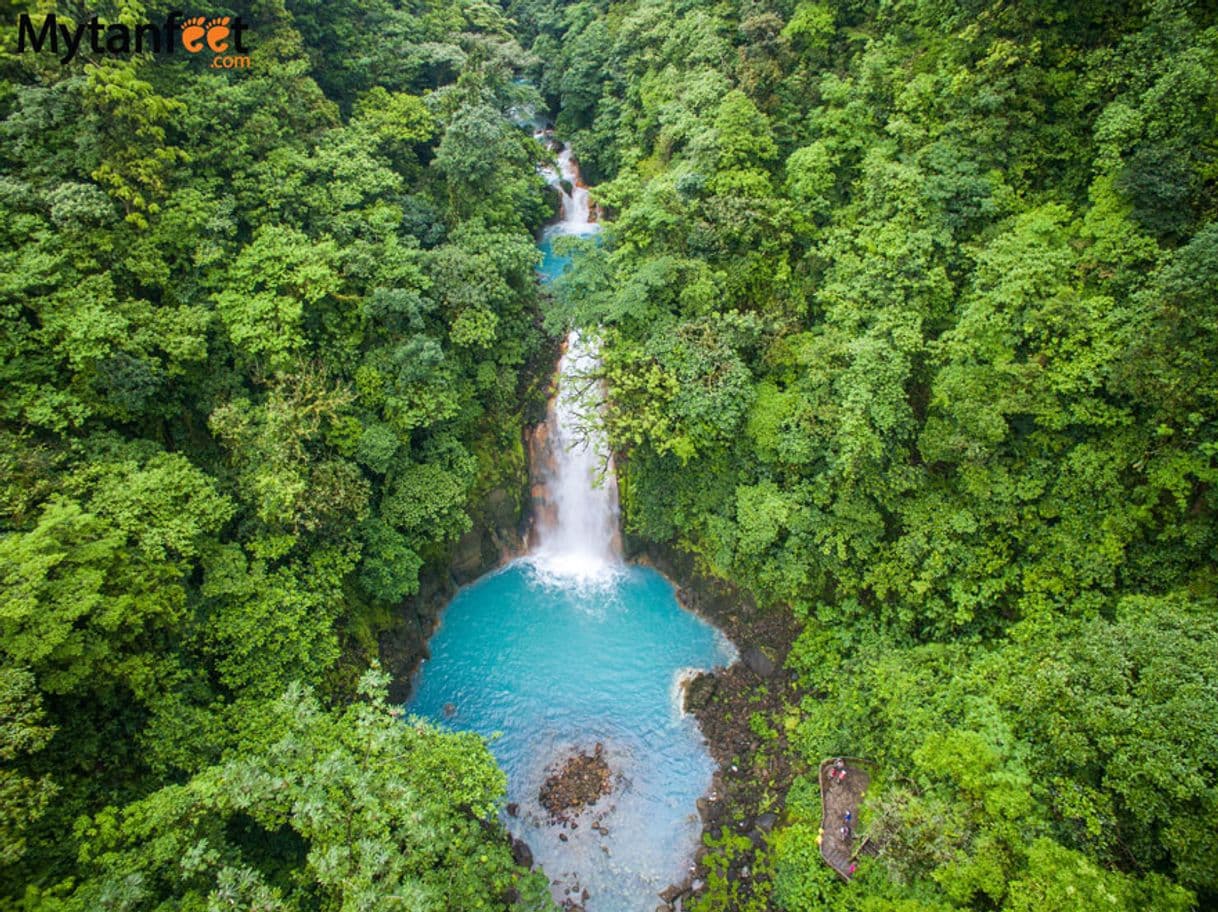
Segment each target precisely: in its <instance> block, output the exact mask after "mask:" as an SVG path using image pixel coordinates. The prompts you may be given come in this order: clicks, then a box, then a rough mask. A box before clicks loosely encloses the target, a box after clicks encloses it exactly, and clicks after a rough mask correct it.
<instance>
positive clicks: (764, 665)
mask: <svg viewBox="0 0 1218 912" xmlns="http://www.w3.org/2000/svg"><path fill="white" fill-rule="evenodd" d="M740 661H742V662H743V663H744V664H745V665H747V666H748V669H749V671H751V672H752V673H753V674H755V675H757V677H759V678H768V677H771V676H773V674H774V672H776V671H777V670H778V666H777V665H775V664H774V660H773V659H771V658H770V657H769V656H768V655H766V654H765V653H764V652H762V650H761V647H760V646H746V647H745V648H744V649H743V650H741V652H740Z"/></svg>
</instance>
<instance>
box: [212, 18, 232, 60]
mask: <svg viewBox="0 0 1218 912" xmlns="http://www.w3.org/2000/svg"><path fill="white" fill-rule="evenodd" d="M231 21H232V20H231V19H229V17H228V16H220V17H218V18H216V19H212V20H211V21H210V22H208V23H207V46H208V47H209V48H211V49H212V50H213V51H215V52H216V53H217V54H223V53H224V52H225V51H227V50H228V41H227V40H226V39H227V38H228V36H229V34H230V33H231V31H232V29H230V28H229V27H228V24H229V22H231Z"/></svg>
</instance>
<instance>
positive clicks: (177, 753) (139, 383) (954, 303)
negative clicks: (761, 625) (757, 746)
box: [0, 0, 1218, 912]
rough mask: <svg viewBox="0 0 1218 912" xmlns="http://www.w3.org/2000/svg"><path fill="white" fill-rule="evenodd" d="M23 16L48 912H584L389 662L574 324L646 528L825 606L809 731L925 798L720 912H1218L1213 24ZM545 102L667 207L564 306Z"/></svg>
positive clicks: (877, 799) (567, 290)
mask: <svg viewBox="0 0 1218 912" xmlns="http://www.w3.org/2000/svg"><path fill="white" fill-rule="evenodd" d="M3 9H4V20H3V22H2V23H0V26H2V28H3V41H2V46H0V351H2V359H0V377H2V386H0V731H2V733H3V734H2V736H0V909H12V910H26V912H76V910H79V912H91V910H99V909H100V910H124V912H126V910H131V912H135V910H154V909H155V910H170V909H172V910H183V912H185V910H211V909H259V910H280V909H282V910H336V909H344V910H356V909H364V910H376V909H391V908H406V909H453V910H462V912H465V910H474V909H489V908H497V907H498V908H502V907H505V906H506V905H508V904H511V903H515V904H516V907H518V908H543V907H545V905H546V904H547V903H548V899H547V897H546V890H545V880H544V879H543V878H541V877H538V876H529V875H526V874H525V872H523V871H522V870H521V869H519V868H517V867H516V866H515V865H514V864H513V862H512V858H511V854H510V851H509V847H508V845H507V843H506V841H505V840H504V838H503V833H502V830H501V828H500V827H499V826H498V824H497V823H496V822H495V808H496V805H497V802H499V801H500V800H501V797H500V796H501V795H502V791H503V777H502V773H501V772H500V771H499V770H498V769H497V768H496V767H495V765H494V762H493V760H492V758H491V756H490V754H489V752H488V751H487V749H486V747H485V745H484V744H482V743H481V742H479V741H478V740H477V739H476V738H474V737H473V736H463V735H451V734H443V733H440V732H437V731H434V730H432V729H430V728H429V727H427V726H426V725H423V724H421V723H417V724H416V723H414V722H411V723H410V724H405V723H403V722H402V721H401V720H400V718H398V716H397V714H396V712H395V710H394V709H393V708H392V707H390V706H388V705H387V704H386V701H385V697H384V692H385V680H384V677H383V676H382V675H380V674H379V673H377V672H376V671H375V670H373V671H365V669H366V668H367V667H368V666H369V665H370V664H371V657H372V656H373V655H375V648H376V646H375V638H376V634H377V632H378V631H380V630H381V629H383V628H384V627H385V626H387V625H388V624H389V623H390V622H391V617H392V613H393V608H394V606H395V605H397V604H399V603H400V602H401V600H402V599H403V598H404V597H407V596H408V595H410V594H411V593H413V592H414V591H415V590H416V588H417V586H418V584H419V574H420V572H421V571H422V570H423V568H424V567H426V566H429V565H435V564H443V562H444V561H445V560H446V558H447V555H448V553H449V549H450V548H451V545H452V542H453V541H454V540H456V539H457V538H458V537H459V536H460V535H461V534H463V533H464V532H465V531H466V530H467V529H468V528H469V527H470V524H471V517H470V505H471V504H473V503H475V502H476V501H477V500H478V498H479V496H480V495H482V494H484V493H485V492H487V491H488V490H490V489H492V488H494V487H496V486H497V485H499V484H501V483H504V482H505V481H506V482H509V483H510V482H511V481H512V479H513V478H515V477H517V476H518V475H519V474H520V472H521V471H522V468H523V459H524V456H523V451H522V448H521V443H520V441H521V431H522V423H523V421H524V418H523V415H524V412H525V407H524V401H523V400H524V397H525V395H526V392H525V389H526V387H527V386H528V383H529V377H528V373H529V364H530V361H531V359H534V358H536V357H543V358H544V353H545V350H546V345H547V335H553V334H554V333H556V332H557V331H558V330H560V329H561V328H565V327H567V326H570V325H578V326H583V327H600V328H601V335H602V337H603V348H602V354H603V358H604V363H603V370H604V375H605V378H606V380H607V383H608V388H609V393H610V402H609V408H608V411H607V413H606V415H605V424H606V428H607V430H608V433H609V435H610V438H611V440H612V443H613V445H614V447H615V449H616V450H617V451H618V452H619V453H620V454H621V459H620V462H619V470H620V473H621V479H620V482H621V489H622V492H623V499H624V510H625V515H626V519H627V524H628V529H629V531H630V532H631V533H633V534H634V535H636V536H638V537H640V538H643V539H647V540H651V541H656V542H667V543H671V544H673V545H675V546H676V547H678V548H681V549H684V550H687V551H690V552H692V553H693V554H695V555H696V556H697V557H698V559H699V562H700V564H701V565H702V566H703V567H705V568H706V569H707V570H708V571H710V572H712V573H714V574H716V575H718V576H721V577H722V578H724V579H727V580H730V581H732V582H734V583H736V584H737V585H739V586H741V587H742V588H744V589H746V590H748V591H749V592H750V593H752V594H753V595H754V596H755V597H756V599H757V601H758V602H759V603H760V604H761V606H762V608H763V610H767V609H769V610H778V609H779V608H780V607H782V606H789V607H790V609H791V610H792V611H794V612H795V614H796V615H797V617H798V618H799V620H800V623H801V629H802V633H801V635H800V636H799V638H798V640H797V641H796V645H795V648H794V650H793V652H792V655H791V658H790V660H789V668H790V669H791V670H793V671H794V672H796V673H797V674H798V675H799V677H800V679H801V682H802V683H803V684H804V686H805V687H806V689H807V692H808V693H809V696H807V697H806V698H805V699H803V700H802V702H801V703H799V704H798V705H791V706H788V707H786V708H785V710H784V713H783V715H782V718H781V719H775V720H773V722H774V724H775V725H776V726H779V727H781V728H782V729H783V731H784V732H785V733H786V734H785V735H784V744H786V745H788V748H787V749H789V750H791V751H793V752H794V754H795V757H794V759H795V761H796V762H797V763H803V764H806V765H807V767H806V768H813V765H814V764H815V763H816V762H817V761H819V760H820V759H821V758H823V757H825V756H830V755H834V754H838V753H849V754H853V755H861V756H866V757H869V758H871V759H873V760H875V761H876V762H877V763H878V768H879V769H880V770H882V775H881V779H880V781H879V782H878V783H877V785H876V787H875V788H874V789H873V790H872V794H871V796H870V800H869V801H868V804H867V807H866V809H865V817H864V821H863V822H864V824H865V825H866V826H867V827H868V828H869V829H870V830H871V831H872V832H873V833H874V834H875V835H876V836H877V844H878V845H880V846H881V847H882V848H881V851H880V853H879V854H878V855H877V856H876V857H874V858H865V859H864V860H863V861H862V865H861V868H860V871H859V874H858V876H857V877H856V879H855V880H854V881H853V882H852V883H851V884H849V885H845V884H842V883H840V882H838V881H837V880H836V879H835V877H834V875H833V873H832V872H831V871H830V870H829V869H828V868H827V867H826V866H824V865H823V864H822V863H821V862H820V860H819V855H818V847H817V827H818V824H819V822H820V808H819V798H818V795H817V792H816V783H815V776H814V774H809V775H808V776H805V777H802V778H800V779H798V780H797V781H796V783H795V786H794V787H793V788H792V789H791V792H790V793H789V795H788V796H787V798H786V800H785V803H784V804H783V805H782V806H778V805H776V806H775V808H774V809H775V810H778V811H780V812H781V815H782V816H781V820H780V824H779V826H778V828H777V829H776V831H775V833H774V834H773V835H772V836H771V837H770V839H769V840H768V843H767V845H766V846H765V848H764V851H763V854H764V863H760V864H758V865H757V866H756V871H755V873H756V876H755V878H754V881H755V882H754V883H751V884H750V887H749V890H748V891H747V892H746V893H745V892H740V891H737V890H736V889H735V886H734V885H732V884H716V885H715V886H716V889H714V890H711V891H708V892H706V893H705V894H704V895H702V896H701V898H700V899H699V900H698V905H699V908H700V909H701V910H702V912H710V910H718V909H734V908H741V907H751V908H756V909H762V908H778V909H784V910H788V912H812V910H842V912H851V910H858V912H863V910H868V912H871V910H875V912H879V910H902V912H914V910H925V912H932V910H934V912H947V910H953V909H961V910H963V909H976V910H993V909H1002V910H1010V912H1023V910H1027V912H1032V910H1038V912H1039V910H1055V909H1061V910H1105V912H1111V910H1130V912H1132V910H1141V909H1162V910H1185V909H1190V908H1205V907H1209V906H1212V905H1213V904H1214V903H1216V902H1218V855H1216V854H1215V848H1216V847H1218V613H1216V611H1215V609H1216V608H1218V577H1216V574H1215V561H1214V557H1215V549H1216V547H1218V524H1216V523H1215V512H1216V510H1218V492H1216V489H1215V481H1216V480H1218V477H1216V476H1218V370H1216V369H1215V364H1216V362H1218V222H1216V221H1215V219H1216V216H1218V79H1216V78H1215V74H1218V14H1216V13H1215V10H1214V8H1213V7H1212V6H1211V5H1209V4H1206V3H1201V2H1196V3H1192V2H1188V0H1144V2H1136V0H1128V2H1099V0H1095V2H1082V3H1065V2H1050V0H1030V2H1026V3H1017V4H1013V3H1012V4H1008V3H1000V2H993V0H970V2H966V3H951V2H946V0H884V2H871V0H846V2H840V3H832V2H807V0H803V2H796V0H756V2H751V0H724V2H719V3H704V2H694V0H622V2H603V0H592V2H590V0H581V2H575V3H564V2H559V0H507V2H504V3H503V4H502V6H500V5H496V4H494V3H490V2H481V0H414V2H398V0H360V2H355V0H341V2H324V0H254V2H251V3H245V4H236V5H233V4H226V5H224V6H223V7H211V8H209V9H207V10H206V12H207V14H208V15H218V14H222V13H223V14H229V15H241V16H242V17H243V19H244V20H245V21H246V22H248V23H250V26H251V27H250V30H249V33H248V40H249V43H250V44H251V45H252V47H253V49H254V50H253V61H254V63H253V66H252V68H251V69H250V70H249V71H247V72H241V71H232V72H229V71H215V70H210V69H208V68H207V67H206V65H205V63H204V61H203V59H202V58H194V57H188V56H185V55H177V56H175V57H166V56H159V57H153V56H152V55H151V54H143V55H132V56H130V57H122V56H109V55H107V56H91V55H89V54H87V53H82V54H81V55H80V57H78V58H76V59H74V60H72V61H70V62H69V63H68V64H60V63H59V62H58V60H57V59H56V58H55V57H54V56H53V55H51V54H49V53H48V54H30V53H25V54H18V53H17V52H16V35H17V30H16V27H15V21H16V16H17V13H18V12H20V11H28V12H31V13H32V14H35V15H38V14H44V13H48V12H52V11H54V12H57V14H58V15H59V16H60V17H61V18H64V19H66V20H73V21H74V20H76V19H78V18H82V17H84V16H87V15H92V14H96V15H98V16H99V17H100V18H101V19H102V20H104V21H110V22H118V21H125V22H132V23H135V22H142V21H153V22H159V21H160V20H162V19H163V17H164V15H165V14H166V13H167V12H168V11H169V9H170V8H169V7H168V6H163V5H160V6H153V5H146V4H145V5H142V4H141V3H139V2H138V0H123V2H114V0H105V2H99V3H96V4H90V5H88V6H87V9H86V7H83V6H82V5H80V4H76V3H66V2H64V3H58V4H55V3H49V2H40V3H31V4H18V5H16V6H13V5H12V4H5V5H4V6H3ZM522 73H528V74H529V75H530V76H531V77H532V79H533V81H534V83H535V85H536V86H537V88H538V89H539V90H540V93H541V95H542V96H543V98H544V101H545V103H546V104H547V105H548V106H549V107H550V109H551V110H552V111H554V112H556V120H557V126H558V130H559V132H560V134H561V135H563V136H564V137H568V138H570V139H571V141H572V143H573V145H574V148H575V150H576V153H577V154H578V156H579V159H580V161H581V164H582V166H583V169H584V173H585V175H586V177H587V178H588V179H589V181H590V182H591V183H593V185H594V191H593V192H594V195H595V197H596V199H597V200H598V201H599V202H601V203H602V204H603V205H604V206H605V207H606V208H607V210H608V214H609V216H610V217H611V221H610V222H609V223H608V224H607V225H606V231H605V232H604V234H603V236H602V242H601V243H599V244H597V245H587V249H586V250H584V251H583V253H582V257H581V259H580V261H579V264H578V267H577V268H576V269H575V270H573V271H572V272H571V273H570V274H569V275H568V277H566V278H565V279H563V280H562V281H560V282H559V283H558V286H557V289H556V299H555V300H554V301H553V302H545V301H542V300H540V298H539V292H538V289H537V285H536V282H535V278H534V266H535V264H536V261H537V254H536V251H535V248H534V246H533V241H532V233H533V232H534V231H535V230H536V229H537V227H538V226H539V225H540V224H541V223H542V222H543V221H544V219H545V218H546V217H547V216H548V215H549V210H548V208H547V206H546V200H545V196H544V195H543V193H542V186H543V183H542V181H541V179H540V178H539V177H538V176H537V172H536V166H537V164H538V157H539V156H540V155H541V154H542V152H541V150H540V147H538V146H537V144H535V143H534V142H533V141H532V140H531V138H530V137H529V136H528V134H527V133H525V132H523V131H520V130H518V129H515V128H514V127H513V126H512V125H511V123H510V120H509V118H508V116H507V115H508V112H509V111H510V110H511V109H512V107H513V106H516V105H519V104H521V103H524V102H528V101H529V100H530V99H531V97H533V96H534V94H535V93H534V90H533V89H532V88H530V87H529V86H528V85H526V84H523V83H521V82H518V81H517V80H516V77H518V76H519V75H520V74H522ZM542 309H544V310H545V312H546V321H547V323H548V327H543V326H542V325H541V322H540V313H541V310H542ZM768 725H769V723H768V722H765V721H764V720H762V722H760V723H759V730H763V731H768V730H769V728H768V727H767V726H768ZM732 851H734V843H733V842H732V840H725V841H723V842H722V843H719V844H716V847H715V848H714V849H713V853H712V859H711V863H710V864H711V867H712V869H715V870H720V869H726V865H718V866H717V862H715V860H714V853H718V854H720V855H723V854H730V853H731V852H732Z"/></svg>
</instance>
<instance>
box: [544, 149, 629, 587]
mask: <svg viewBox="0 0 1218 912" xmlns="http://www.w3.org/2000/svg"><path fill="white" fill-rule="evenodd" d="M558 167H559V171H558V173H557V174H556V173H554V172H553V171H551V172H550V173H549V174H547V177H548V178H549V179H550V183H551V184H552V185H554V186H555V187H557V188H558V191H559V193H560V194H561V197H562V214H561V217H560V218H559V220H558V221H557V222H555V223H554V224H553V225H550V226H549V227H548V228H547V229H546V231H545V233H544V235H543V244H545V243H548V242H550V241H552V239H553V238H554V237H555V236H560V235H575V236H584V235H589V234H593V233H595V232H596V231H597V230H598V229H599V227H600V226H599V225H597V223H596V222H595V221H593V219H592V212H591V208H590V205H589V200H588V188H587V187H586V186H584V182H583V180H582V179H581V177H580V173H579V165H578V163H577V162H576V161H575V159H574V157H573V156H572V154H571V149H570V147H569V146H565V145H564V146H563V148H562V150H561V151H560V152H559V154H558ZM562 180H565V181H567V182H568V183H569V184H570V186H571V190H570V192H568V191H567V190H565V189H564V188H563V187H562V184H561V181H562ZM598 360H599V359H598V355H597V346H596V342H595V340H593V339H589V338H586V337H584V336H583V335H581V334H580V333H579V332H577V331H574V330H573V331H572V332H571V333H570V335H568V336H567V340H566V344H565V347H564V352H563V356H562V358H561V360H560V361H559V363H558V389H557V391H556V393H555V395H554V397H553V398H552V399H551V401H550V406H549V410H548V413H547V416H546V423H545V424H544V425H543V426H542V427H540V428H538V429H537V432H536V433H535V434H534V438H533V445H532V447H531V449H532V460H531V465H532V473H533V481H534V486H533V493H534V516H535V526H534V529H535V536H534V542H535V548H534V563H535V565H536V566H537V567H538V569H540V570H541V571H543V572H544V573H546V574H553V575H555V576H561V577H563V578H565V579H571V578H574V579H576V580H578V581H585V582H586V581H594V580H598V579H603V578H606V577H609V576H611V575H613V574H614V573H615V572H616V570H617V569H618V567H619V565H620V563H621V541H620V535H619V532H618V499H617V478H616V476H615V475H614V470H613V458H612V455H611V454H610V452H609V448H608V445H607V443H606V441H605V439H604V437H603V435H602V434H601V432H600V429H599V428H597V427H596V426H595V422H593V421H590V420H589V415H590V414H591V413H595V411H596V410H597V409H598V408H599V406H600V403H601V402H602V401H603V390H602V388H601V386H600V384H599V383H598V382H597V381H595V380H593V379H591V375H592V373H593V372H594V371H595V369H596V367H597V364H598Z"/></svg>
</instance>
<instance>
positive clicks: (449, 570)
mask: <svg viewBox="0 0 1218 912" xmlns="http://www.w3.org/2000/svg"><path fill="white" fill-rule="evenodd" d="M537 319H538V328H539V329H540V316H538V318H537ZM547 338H548V344H547V345H545V346H543V347H542V348H541V349H540V351H538V353H537V354H536V355H535V356H534V357H533V358H532V359H531V360H530V362H529V364H528V366H527V368H526V369H525V370H524V371H523V372H522V379H521V387H520V390H519V391H518V394H517V395H518V400H519V401H520V403H521V408H522V416H521V422H522V424H521V428H520V438H519V449H518V452H517V453H516V454H515V455H516V456H517V457H518V458H515V459H512V460H510V461H508V464H507V466H506V468H505V465H504V464H503V463H500V464H499V465H497V466H496V470H497V472H498V474H499V476H500V477H499V481H498V483H497V484H495V485H494V486H492V487H491V488H490V489H489V490H488V491H486V493H485V494H482V495H481V496H476V497H475V498H474V500H473V501H472V502H471V504H470V506H469V508H468V510H469V515H470V522H471V528H470V531H469V532H467V533H465V535H463V536H462V537H461V538H459V539H458V540H457V541H456V542H455V543H454V544H453V546H452V548H451V549H450V551H449V552H448V553H447V554H446V555H445V556H444V557H443V558H442V559H439V560H437V561H435V562H434V563H433V564H431V565H429V566H427V567H425V568H424V569H423V571H422V572H421V573H420V574H419V591H418V592H416V593H415V594H414V595H412V596H410V597H409V598H407V599H405V600H404V601H403V602H402V603H401V605H399V606H398V607H397V608H396V609H395V610H394V612H393V622H392V624H391V625H390V626H388V627H387V628H385V629H384V630H382V631H380V632H379V634H378V636H377V654H378V658H379V659H380V663H381V668H383V669H384V670H385V671H386V672H387V673H388V674H389V676H390V682H389V700H390V702H392V703H397V704H402V703H405V702H406V701H407V700H408V699H409V698H410V690H411V687H412V682H413V680H414V676H415V672H416V671H418V668H419V664H420V663H421V662H422V661H423V660H424V659H426V658H428V657H429V655H430V653H429V651H428V645H427V644H428V641H429V640H430V639H431V636H432V634H433V633H435V632H436V628H437V626H439V623H440V615H441V614H443V612H444V608H445V607H446V606H447V605H448V603H449V602H450V601H452V599H453V596H455V595H456V594H457V590H458V589H460V588H461V587H462V586H464V585H466V584H468V583H472V582H473V581H474V580H476V579H478V578H480V577H482V576H485V575H486V574H487V573H490V572H491V571H492V570H495V569H497V568H499V567H501V566H503V565H504V564H506V563H508V562H509V561H512V560H515V559H516V558H518V557H521V556H523V555H524V554H525V553H526V552H527V551H528V542H529V530H530V528H531V526H532V524H533V492H532V487H531V485H532V478H531V471H530V460H529V457H528V452H529V448H530V447H531V445H532V444H531V441H532V437H533V435H534V432H535V428H536V427H537V426H538V425H539V424H541V423H542V422H544V420H545V415H546V407H547V403H548V402H549V399H550V396H551V395H552V392H553V384H554V375H555V372H556V369H557V364H558V360H559V358H560V357H561V354H562V339H561V338H558V337H553V338H550V337H547Z"/></svg>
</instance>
